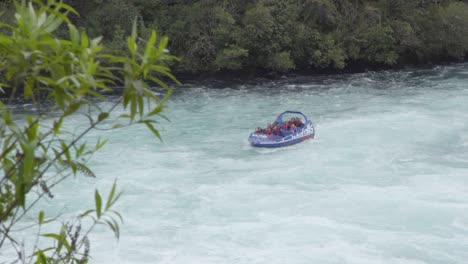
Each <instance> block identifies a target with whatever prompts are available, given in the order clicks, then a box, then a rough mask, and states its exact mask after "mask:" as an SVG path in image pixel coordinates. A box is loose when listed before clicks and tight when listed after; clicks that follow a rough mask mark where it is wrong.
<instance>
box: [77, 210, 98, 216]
mask: <svg viewBox="0 0 468 264" xmlns="http://www.w3.org/2000/svg"><path fill="white" fill-rule="evenodd" d="M94 211H95V210H93V209H89V210H87V211H86V212H84V213H82V214H80V218H83V217H85V216H87V215H89V214H90V213H92V212H94Z"/></svg>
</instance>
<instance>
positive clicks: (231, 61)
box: [66, 0, 468, 73]
mask: <svg viewBox="0 0 468 264" xmlns="http://www.w3.org/2000/svg"><path fill="white" fill-rule="evenodd" d="M66 2H67V3H68V4H71V5H72V6H74V7H75V8H76V9H77V10H78V11H79V12H80V13H81V14H82V16H81V17H79V18H78V17H76V22H77V23H78V24H79V25H80V26H81V27H83V28H86V29H87V31H88V32H89V33H90V34H91V35H92V36H98V35H103V36H104V37H105V38H106V39H109V40H111V42H112V43H110V47H113V48H114V49H115V50H116V51H121V50H123V48H122V47H125V44H126V43H125V40H124V39H123V38H122V36H123V35H126V34H129V33H130V30H131V26H130V25H131V23H130V21H131V19H132V18H133V17H135V16H136V17H138V18H139V25H140V30H141V32H140V33H141V34H142V35H143V36H145V34H147V33H145V32H150V31H151V30H152V29H157V30H159V31H160V32H162V33H164V34H167V35H168V36H169V37H170V38H171V42H170V44H169V47H170V49H171V52H172V53H173V54H175V55H177V56H180V57H183V58H184V59H183V61H182V62H181V63H179V64H178V65H176V70H177V71H179V72H192V73H197V72H217V71H223V70H250V69H265V70H273V71H289V70H292V69H299V70H309V69H310V70H312V71H313V70H314V69H320V68H328V69H342V68H345V67H346V66H347V65H349V64H352V63H353V62H359V63H361V64H364V65H376V66H379V65H381V66H385V65H398V64H407V63H433V62H440V61H454V60H463V59H465V57H466V54H467V51H468V34H467V31H468V4H467V3H466V1H455V0H438V1H431V0H426V1H420V0H418V1H416V0H237V1H234V0H225V1H216V0H193V1H189V0H125V1H124V0H112V1H111V0H88V1H78V0H67V1H66Z"/></svg>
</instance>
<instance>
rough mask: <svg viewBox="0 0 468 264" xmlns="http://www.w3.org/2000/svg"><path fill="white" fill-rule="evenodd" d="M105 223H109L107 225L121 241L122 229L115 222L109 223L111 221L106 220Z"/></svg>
mask: <svg viewBox="0 0 468 264" xmlns="http://www.w3.org/2000/svg"><path fill="white" fill-rule="evenodd" d="M105 222H106V223H107V225H108V226H109V227H110V229H112V231H113V232H114V235H115V237H116V238H117V239H119V237H120V228H119V225H118V224H117V223H116V222H115V221H114V220H113V221H112V222H111V221H109V220H105Z"/></svg>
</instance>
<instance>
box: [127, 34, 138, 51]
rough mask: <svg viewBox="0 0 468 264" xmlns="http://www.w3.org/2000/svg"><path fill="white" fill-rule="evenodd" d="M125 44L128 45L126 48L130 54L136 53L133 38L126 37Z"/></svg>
mask: <svg viewBox="0 0 468 264" xmlns="http://www.w3.org/2000/svg"><path fill="white" fill-rule="evenodd" d="M127 46H128V49H129V50H130V52H131V53H132V54H135V53H136V50H137V45H136V43H135V40H134V39H133V38H130V37H129V38H128V39H127Z"/></svg>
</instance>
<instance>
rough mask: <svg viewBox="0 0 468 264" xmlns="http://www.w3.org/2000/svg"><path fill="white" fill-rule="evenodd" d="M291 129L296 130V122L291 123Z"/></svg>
mask: <svg viewBox="0 0 468 264" xmlns="http://www.w3.org/2000/svg"><path fill="white" fill-rule="evenodd" d="M291 131H292V132H296V125H294V123H293V124H291Z"/></svg>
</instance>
